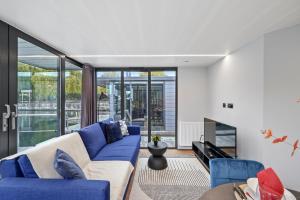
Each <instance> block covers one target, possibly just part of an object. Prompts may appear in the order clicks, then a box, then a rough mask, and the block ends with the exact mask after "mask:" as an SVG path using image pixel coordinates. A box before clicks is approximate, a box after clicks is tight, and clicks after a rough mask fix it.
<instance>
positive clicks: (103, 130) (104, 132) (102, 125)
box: [99, 118, 114, 141]
mask: <svg viewBox="0 0 300 200" xmlns="http://www.w3.org/2000/svg"><path fill="white" fill-rule="evenodd" d="M111 123H114V120H113V119H112V118H108V119H106V120H103V121H101V122H99V124H100V127H101V130H102V132H103V134H104V137H105V139H106V141H107V132H106V125H108V124H111Z"/></svg>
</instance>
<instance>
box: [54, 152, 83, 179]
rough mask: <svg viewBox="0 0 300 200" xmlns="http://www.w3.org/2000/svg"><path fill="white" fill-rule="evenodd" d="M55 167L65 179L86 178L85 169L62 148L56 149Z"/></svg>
mask: <svg viewBox="0 0 300 200" xmlns="http://www.w3.org/2000/svg"><path fill="white" fill-rule="evenodd" d="M54 168H55V169H56V171H57V173H59V174H60V175H61V176H62V177H64V179H86V177H85V175H84V173H83V171H82V170H81V168H80V167H79V166H78V165H77V163H76V162H75V161H74V160H73V158H72V157H71V156H70V155H69V154H67V153H66V152H64V151H62V150H60V149H57V150H56V154H55V159H54Z"/></svg>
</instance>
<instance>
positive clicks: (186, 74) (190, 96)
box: [178, 67, 207, 144]
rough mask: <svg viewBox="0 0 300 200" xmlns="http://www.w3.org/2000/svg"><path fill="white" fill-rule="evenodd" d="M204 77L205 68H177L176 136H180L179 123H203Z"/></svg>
mask: <svg viewBox="0 0 300 200" xmlns="http://www.w3.org/2000/svg"><path fill="white" fill-rule="evenodd" d="M206 77H207V69H206V68H200V67H199V68H198V67H179V68H178V135H180V134H182V133H181V131H180V129H179V126H180V123H181V122H203V118H204V116H205V113H206V107H207V103H206V96H207V80H206ZM200 134H201V133H199V137H197V138H200ZM186 137H189V135H186ZM178 138H179V137H178ZM190 144H191V143H190Z"/></svg>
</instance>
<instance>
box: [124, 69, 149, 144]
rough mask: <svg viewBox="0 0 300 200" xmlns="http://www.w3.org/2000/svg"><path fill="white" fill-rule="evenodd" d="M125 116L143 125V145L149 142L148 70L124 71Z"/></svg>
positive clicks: (130, 121) (127, 119)
mask: <svg viewBox="0 0 300 200" xmlns="http://www.w3.org/2000/svg"><path fill="white" fill-rule="evenodd" d="M124 101H125V103H124V105H125V106H124V107H125V108H124V118H125V120H126V122H127V123H128V124H130V125H138V126H140V127H141V136H142V141H141V146H142V147H146V146H147V143H148V72H144V71H124Z"/></svg>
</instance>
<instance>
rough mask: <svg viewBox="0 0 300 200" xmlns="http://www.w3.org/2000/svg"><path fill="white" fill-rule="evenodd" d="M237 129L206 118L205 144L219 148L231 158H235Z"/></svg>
mask: <svg viewBox="0 0 300 200" xmlns="http://www.w3.org/2000/svg"><path fill="white" fill-rule="evenodd" d="M236 141H237V140H236V127H233V126H230V125H227V124H223V123H221V122H217V121H215V120H212V119H208V118H204V142H205V143H210V144H212V145H214V146H215V147H217V148H219V149H220V150H222V151H223V152H225V153H226V154H228V155H229V156H231V157H233V158H235V157H236V156H237V153H236Z"/></svg>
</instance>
